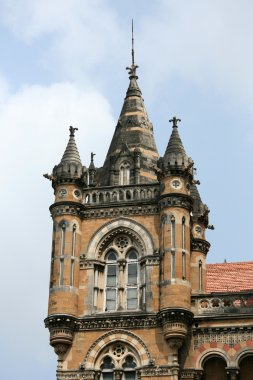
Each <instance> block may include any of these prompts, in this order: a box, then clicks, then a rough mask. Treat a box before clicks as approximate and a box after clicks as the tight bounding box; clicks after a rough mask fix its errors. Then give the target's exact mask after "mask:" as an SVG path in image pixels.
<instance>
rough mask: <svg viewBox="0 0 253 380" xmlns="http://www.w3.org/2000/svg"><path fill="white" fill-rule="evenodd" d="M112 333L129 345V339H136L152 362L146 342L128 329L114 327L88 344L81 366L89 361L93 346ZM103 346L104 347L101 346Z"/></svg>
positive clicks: (83, 366) (110, 342)
mask: <svg viewBox="0 0 253 380" xmlns="http://www.w3.org/2000/svg"><path fill="white" fill-rule="evenodd" d="M112 334H113V335H117V334H118V335H119V336H120V337H121V338H120V339H123V340H125V342H126V343H128V344H130V345H131V340H134V341H137V342H138V343H139V344H140V345H141V347H142V348H143V349H144V350H145V354H146V356H147V358H148V360H149V362H150V363H153V359H152V357H151V355H150V352H149V350H148V347H147V346H146V344H145V343H144V341H143V340H142V339H141V338H140V337H138V336H137V335H135V334H133V333H132V332H129V331H128V330H123V329H115V330H113V331H109V332H107V333H105V334H103V335H102V336H100V337H99V338H98V339H96V340H95V341H94V342H93V343H92V345H91V346H90V348H89V349H88V351H87V354H86V355H85V358H84V360H83V362H82V364H81V368H85V366H86V364H87V362H88V361H89V359H90V357H91V352H92V351H93V350H94V349H95V347H96V346H97V345H98V344H99V343H100V342H101V341H104V340H105V339H106V338H107V337H111V336H112ZM124 337H125V338H128V339H124ZM112 343H115V341H109V342H108V344H112ZM103 348H104V347H103ZM99 349H100V350H101V347H99Z"/></svg>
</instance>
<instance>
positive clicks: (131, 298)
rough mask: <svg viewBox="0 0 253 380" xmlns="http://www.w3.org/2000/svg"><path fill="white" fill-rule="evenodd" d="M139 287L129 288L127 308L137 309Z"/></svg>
mask: <svg viewBox="0 0 253 380" xmlns="http://www.w3.org/2000/svg"><path fill="white" fill-rule="evenodd" d="M137 307H138V302H137V289H127V308H128V309H130V310H131V309H137Z"/></svg>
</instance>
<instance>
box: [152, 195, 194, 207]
mask: <svg viewBox="0 0 253 380" xmlns="http://www.w3.org/2000/svg"><path fill="white" fill-rule="evenodd" d="M159 205H160V208H161V209H164V208H170V207H182V208H185V209H186V210H188V211H191V210H192V205H193V200H192V197H191V196H190V195H187V194H180V193H171V194H164V195H162V196H161V197H160V200H159Z"/></svg>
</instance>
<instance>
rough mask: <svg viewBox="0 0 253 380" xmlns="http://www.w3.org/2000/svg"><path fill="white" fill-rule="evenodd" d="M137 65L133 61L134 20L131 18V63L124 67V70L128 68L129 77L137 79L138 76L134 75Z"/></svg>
mask: <svg viewBox="0 0 253 380" xmlns="http://www.w3.org/2000/svg"><path fill="white" fill-rule="evenodd" d="M138 67H139V66H138V65H136V64H135V61H134V20H133V19H132V64H131V66H130V67H126V70H128V74H129V79H130V80H131V79H133V78H135V79H138V76H137V75H136V69H137V68H138Z"/></svg>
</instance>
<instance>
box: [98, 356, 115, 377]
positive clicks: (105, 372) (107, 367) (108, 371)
mask: <svg viewBox="0 0 253 380" xmlns="http://www.w3.org/2000/svg"><path fill="white" fill-rule="evenodd" d="M114 368H115V365H114V363H113V360H112V358H111V357H110V356H105V357H104V358H103V362H102V364H101V366H100V369H101V371H102V379H103V380H113V379H114V373H113V369H114Z"/></svg>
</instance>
